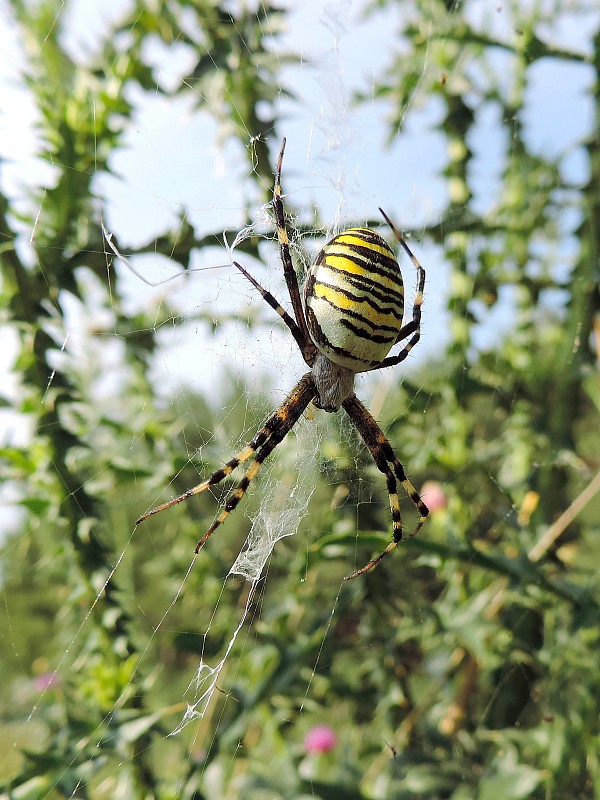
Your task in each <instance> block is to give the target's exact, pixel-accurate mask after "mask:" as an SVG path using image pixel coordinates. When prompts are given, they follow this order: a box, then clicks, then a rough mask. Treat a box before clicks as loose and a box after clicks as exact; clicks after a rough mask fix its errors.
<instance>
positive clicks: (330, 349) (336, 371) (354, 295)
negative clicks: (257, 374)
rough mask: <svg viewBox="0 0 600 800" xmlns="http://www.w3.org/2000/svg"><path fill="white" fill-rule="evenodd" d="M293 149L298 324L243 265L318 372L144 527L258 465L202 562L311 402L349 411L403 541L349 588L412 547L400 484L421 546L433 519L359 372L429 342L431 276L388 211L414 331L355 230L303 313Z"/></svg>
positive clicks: (378, 253) (377, 245)
mask: <svg viewBox="0 0 600 800" xmlns="http://www.w3.org/2000/svg"><path fill="white" fill-rule="evenodd" d="M284 149H285V139H284V140H283V143H282V145H281V150H280V152H279V158H278V160H277V169H276V171H275V188H274V192H273V208H274V211H275V221H276V223H277V238H278V240H279V249H280V253H281V260H282V263H283V272H284V276H285V281H286V284H287V287H288V291H289V294H290V301H291V304H292V310H293V316H292V315H291V314H289V313H288V312H287V311H286V310H285V309H284V308H283V307H282V306H281V305H280V304H279V303H278V302H277V300H276V299H275V298H274V297H273V295H272V294H271V293H270V292H268V291H267V290H266V289H263V287H262V286H261V285H260V284H259V283H258V282H257V281H256V280H255V279H254V278H253V277H252V275H250V274H249V273H248V272H247V271H246V270H245V269H244V267H242V265H241V264H238V263H237V262H234V264H235V266H236V267H237V269H238V270H239V271H240V272H241V273H242V274H243V275H244V276H245V277H246V278H247V280H248V281H250V283H251V284H252V285H253V286H254V287H255V288H256V289H257V290H258V291H259V292H260V294H261V295H262V297H263V299H264V300H265V301H266V302H267V303H268V304H269V305H270V306H271V308H273V309H274V310H275V311H276V312H277V313H278V314H279V316H280V317H281V319H282V320H283V321H284V322H285V324H286V325H287V327H288V328H289V330H290V332H291V333H292V335H293V337H294V339H295V340H296V343H297V345H298V347H299V348H300V352H301V353H302V356H303V358H304V360H305V361H306V363H307V364H308V366H309V367H311V370H310V372H307V373H306V375H304V376H303V377H302V378H301V379H300V380H299V381H298V383H297V384H296V386H295V387H294V389H293V390H292V391H291V393H290V394H289V395H288V397H287V398H286V399H285V400H284V402H283V403H282V404H281V406H280V407H279V408H278V409H277V410H276V411H275V412H274V413H273V414H272V415H271V416H270V417H269V419H268V420H267V421H266V422H265V424H264V426H263V427H262V428H261V429H260V430H259V431H258V433H257V434H256V435H255V437H254V438H253V439H252V441H250V442H249V443H248V444H247V445H246V447H244V448H243V450H241V451H240V452H239V453H238V454H237V455H236V456H234V457H233V458H232V459H230V460H229V461H228V462H227V463H226V464H225V465H224V466H223V467H222V468H221V469H218V470H217V471H216V472H214V473H213V474H212V475H210V476H209V477H208V478H207V479H206V480H205V481H202V483H199V484H198V485H197V486H194V487H193V488H191V489H188V490H187V491H186V492H184V493H183V494H182V495H179V497H175V498H173V499H172V500H169V501H167V502H166V503H163V504H162V505H160V506H157V507H156V508H153V509H152V510H151V511H148V512H147V513H146V514H144V515H143V516H142V517H140V519H139V520H138V521H137V523H136V524H139V523H140V522H142V521H143V520H145V519H147V518H148V517H149V516H151V515H153V514H156V513H158V512H159V511H163V510H164V509H165V508H168V507H169V506H172V505H175V504H176V503H181V502H182V501H183V500H186V499H187V498H188V497H192V496H193V495H195V494H199V493H200V492H203V491H205V490H206V489H208V488H209V487H210V486H214V485H216V484H217V483H220V482H221V481H222V480H223V479H224V478H226V477H227V476H228V475H230V474H231V473H232V472H233V470H234V469H236V468H237V467H238V466H239V465H240V464H242V463H243V462H244V461H247V460H248V459H250V458H252V457H254V459H253V461H252V463H251V464H250V466H249V467H248V469H247V470H246V474H245V475H244V477H243V478H242V480H241V481H240V482H239V484H238V485H237V487H236V488H235V489H234V490H233V491H232V492H231V494H230V495H229V497H228V498H227V500H226V502H225V506H224V508H223V510H222V511H221V513H220V514H219V515H218V516H217V518H216V519H215V520H214V522H213V523H212V525H211V526H210V528H209V529H208V530H207V532H206V533H205V534H204V536H203V537H202V539H200V541H199V542H198V544H197V545H196V552H198V551H199V550H200V548H201V547H202V545H203V544H204V543H205V542H206V540H207V539H208V538H209V536H211V534H212V533H213V532H214V531H215V529H216V528H217V527H218V526H219V525H220V524H221V523H222V522H223V521H224V520H225V519H226V518H227V516H228V515H229V514H230V513H231V512H232V511H233V510H234V509H235V507H236V506H237V504H238V503H239V501H240V500H241V499H242V497H243V496H244V494H245V493H246V490H247V489H248V486H249V484H250V482H251V481H252V479H253V478H254V477H255V476H256V474H257V473H258V471H259V469H260V467H261V464H262V463H263V461H264V460H265V459H266V458H267V456H268V455H269V454H270V453H271V452H272V451H273V450H274V449H275V447H277V445H278V444H279V443H280V442H281V441H282V440H283V439H284V437H285V436H286V435H287V434H288V433H289V432H290V431H291V429H292V428H293V427H294V425H295V424H296V422H297V421H298V419H299V418H300V416H301V415H302V413H303V412H304V410H305V409H306V407H307V406H308V404H309V403H310V402H311V400H312V401H313V403H314V405H316V406H317V407H318V408H322V409H324V410H325V411H331V412H333V411H338V410H339V409H340V408H342V407H343V408H344V411H346V413H347V414H348V416H349V417H350V419H351V421H352V422H353V424H354V426H355V427H356V429H357V430H358V432H359V434H360V436H361V437H362V439H363V441H364V443H365V445H366V446H367V448H368V449H369V451H370V453H371V455H372V457H373V460H374V461H375V464H376V465H377V468H378V469H379V470H380V472H382V473H383V474H384V475H385V477H386V483H387V490H388V494H389V500H390V509H391V512H392V532H393V538H392V541H391V542H390V544H389V545H388V546H387V547H386V548H385V550H384V551H383V552H382V553H380V554H379V555H378V556H376V557H375V558H373V559H372V560H371V561H369V563H368V564H366V565H365V566H364V567H362V569H359V570H356V571H355V572H353V573H352V574H351V575H349V576H348V577H347V578H346V579H345V580H350V579H351V578H355V577H357V576H358V575H362V574H364V573H365V572H369V571H370V570H371V569H373V567H375V566H376V565H377V564H378V563H379V562H380V561H381V559H382V558H384V557H385V556H386V555H387V554H388V553H389V552H391V551H392V550H393V549H394V548H395V547H396V545H397V544H398V542H399V541H400V540H401V539H402V518H401V515H400V501H399V499H398V492H397V484H398V482H400V483H401V484H402V486H403V487H404V489H405V491H406V493H407V495H408V496H409V497H410V499H411V500H412V502H413V503H414V505H415V507H416V509H417V511H418V513H419V521H418V523H417V525H416V526H415V528H414V530H413V531H412V532H411V534H410V535H411V536H414V535H415V534H416V533H417V532H418V531H419V530H420V528H421V527H422V525H423V523H424V522H425V520H426V518H427V515H428V513H429V510H428V508H427V506H426V505H425V503H423V501H422V500H421V498H420V497H419V495H418V493H417V491H416V489H415V488H414V486H413V485H412V483H411V482H410V481H409V480H408V478H407V477H406V474H405V472H404V468H403V467H402V464H401V463H400V461H398V459H397V457H396V455H395V453H394V451H393V449H392V446H391V444H390V442H389V440H388V439H387V438H386V437H385V435H384V434H383V432H382V431H381V429H380V428H379V426H378V425H377V423H376V422H375V419H374V418H373V417H372V415H371V414H370V412H369V411H368V409H367V408H366V407H365V406H364V405H363V404H362V403H361V402H360V400H359V399H358V398H357V397H356V395H355V394H354V376H355V375H356V373H357V372H367V371H369V370H375V369H381V368H383V367H391V366H393V365H394V364H399V363H400V362H401V361H403V360H404V359H405V358H406V357H407V356H408V354H409V352H410V351H411V350H412V348H413V347H414V346H415V344H416V343H417V342H418V341H419V337H420V325H421V305H422V303H423V289H424V286H425V270H424V269H423V267H422V266H421V265H420V264H419V262H418V261H417V259H416V258H415V256H414V255H413V254H412V252H411V251H410V249H409V247H408V245H407V244H406V242H405V241H404V239H403V238H402V236H401V235H400V233H399V232H398V231H397V230H396V228H395V227H394V225H393V224H392V222H391V221H390V219H389V218H388V216H387V215H386V214H385V213H384V212H383V211H381V209H380V211H381V213H382V215H383V217H384V218H385V220H386V222H387V223H388V225H389V226H390V227H391V229H392V231H393V232H394V235H395V236H396V238H397V239H398V241H399V243H400V244H401V246H402V247H403V249H404V250H405V252H406V253H407V254H408V256H409V257H410V259H411V261H412V262H413V264H414V266H415V268H416V270H417V292H416V294H415V299H414V303H413V308H412V317H411V319H410V321H409V322H408V323H407V324H406V325H403V324H402V320H403V313H404V285H403V283H402V275H401V273H400V267H399V265H398V262H397V260H396V258H395V256H394V253H393V251H392V250H391V248H390V247H389V245H388V244H387V243H386V242H385V241H384V239H382V238H381V236H379V234H377V233H375V232H374V231H372V230H369V229H368V228H350V229H349V230H347V231H344V232H343V233H340V234H338V235H337V236H335V237H334V238H333V239H332V240H331V241H330V242H328V243H327V244H326V245H325V247H324V248H323V249H322V250H321V252H320V253H319V255H318V256H317V259H316V261H315V263H314V264H313V266H312V267H311V268H310V270H309V272H308V274H307V277H306V282H305V284H304V304H303V303H302V299H301V295H300V289H299V286H298V279H297V277H296V272H295V270H294V266H293V264H292V259H291V256H290V249H289V241H288V235H287V230H286V225H285V214H284V208H283V200H282V198H281V166H282V162H283V153H284ZM406 339H407V340H408V341H407V342H406V344H405V345H404V347H403V348H402V350H400V352H398V353H397V354H396V355H392V356H389V355H388V353H389V352H390V350H391V348H392V347H393V346H394V345H395V344H397V343H398V342H401V341H404V340H406Z"/></svg>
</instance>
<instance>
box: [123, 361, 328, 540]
mask: <svg viewBox="0 0 600 800" xmlns="http://www.w3.org/2000/svg"><path fill="white" fill-rule="evenodd" d="M314 396H315V386H314V383H313V379H312V375H311V374H310V373H307V374H306V375H304V376H303V377H302V378H300V380H299V381H298V383H297V384H296V386H295V387H294V389H292V391H291V392H290V394H289V395H288V396H287V397H286V399H285V400H284V401H283V403H282V404H281V405H280V406H279V408H278V409H277V410H276V411H275V412H274V413H273V414H272V415H271V416H270V417H269V419H268V420H267V421H266V422H265V424H264V426H263V427H262V428H261V429H260V430H259V431H258V433H257V434H256V435H255V436H254V438H253V439H252V440H251V441H250V442H249V443H248V444H247V445H246V446H245V447H244V448H242V450H240V452H239V453H238V454H237V455H235V456H234V457H233V458H232V459H230V460H229V461H228V462H227V463H226V464H225V465H224V466H223V467H221V469H218V470H216V471H215V472H213V473H212V475H210V476H209V477H208V478H206V480H204V481H202V482H201V483H199V484H198V485H197V486H193V487H192V488H191V489H188V490H187V491H185V492H183V494H180V495H179V496H178V497H174V498H173V499H172V500H167V502H166V503H161V505H159V506H156V508H153V509H151V510H150V511H147V512H146V513H145V514H144V515H143V516H141V517H140V518H139V519H138V520H137V522H136V523H135V524H136V526H137V525H139V524H140V523H142V522H143V521H144V520H145V519H148V517H151V516H153V515H154V514H158V513H159V512H160V511H164V510H165V509H166V508H170V507H171V506H174V505H177V504H178V503H182V502H183V501H184V500H187V499H188V498H190V497H193V496H194V495H196V494H200V493H201V492H204V491H205V490H206V489H208V488H210V487H211V486H216V484H218V483H221V481H222V480H223V479H224V478H226V477H227V476H228V475H230V474H231V473H232V472H233V470H234V469H236V468H237V467H239V466H240V464H243V463H244V462H245V461H247V460H248V459H249V458H250V457H251V456H252V455H254V453H257V455H256V457H255V460H254V461H253V463H252V464H251V465H250V467H249V468H248V470H247V472H246V475H245V476H244V477H243V478H242V480H241V481H240V484H239V485H238V487H237V489H235V490H234V491H233V492H232V493H231V495H230V496H229V497H228V499H227V502H226V503H225V508H224V509H223V511H222V512H221V514H220V515H219V517H217V519H216V520H215V522H214V523H213V524H212V526H211V527H210V529H209V531H208V533H207V534H205V536H204V537H203V539H201V540H200V542H199V543H198V546H197V549H196V552H198V549H199V548H200V547H201V546H202V544H203V543H204V542H205V541H206V539H208V537H209V536H210V535H211V534H212V533H213V531H214V530H215V528H217V527H218V526H219V525H220V524H221V523H222V522H223V520H224V519H225V518H226V517H227V516H228V515H229V513H230V512H231V511H232V510H233V509H234V508H235V507H236V505H237V504H238V503H239V501H240V500H241V499H242V497H243V496H244V494H245V493H246V489H247V488H248V485H249V483H250V481H251V480H252V479H253V478H254V477H255V476H256V473H257V472H258V470H259V469H260V466H261V464H262V462H263V461H264V459H265V458H266V457H267V456H268V455H269V453H271V452H272V450H273V449H274V448H275V447H276V446H277V445H278V444H279V443H280V442H281V441H282V439H283V438H284V437H285V436H286V434H287V433H289V431H290V430H291V429H292V428H293V426H294V425H295V424H296V422H297V421H298V419H299V417H300V415H301V414H302V412H303V411H304V409H305V408H306V406H307V405H308V404H309V403H310V401H311V400H312V399H313V397H314ZM271 443H272V444H271ZM265 448H267V449H266V450H265ZM259 457H260V458H259Z"/></svg>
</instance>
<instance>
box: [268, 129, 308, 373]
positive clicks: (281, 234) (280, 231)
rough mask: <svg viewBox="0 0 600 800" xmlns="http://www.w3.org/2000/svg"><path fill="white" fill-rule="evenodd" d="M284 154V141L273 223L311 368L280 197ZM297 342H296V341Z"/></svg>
mask: <svg viewBox="0 0 600 800" xmlns="http://www.w3.org/2000/svg"><path fill="white" fill-rule="evenodd" d="M284 152H285V139H283V141H282V142H281V150H280V151H279V157H278V159H277V166H276V168H275V186H274V187H273V211H274V212H275V223H276V225H277V239H278V241H279V252H280V254H281V261H282V264H283V274H284V277H285V282H286V284H287V288H288V292H289V295H290V300H291V301H292V308H293V309H294V316H295V317H296V322H297V323H298V327H299V328H300V330H301V331H302V336H303V339H304V342H303V344H302V345H300V349H301V351H302V355H303V357H304V360H305V361H306V363H307V364H308V365H309V366H312V363H313V361H314V360H315V355H316V348H315V346H314V344H313V343H312V339H311V338H310V333H309V332H308V325H307V324H306V317H305V316H304V309H303V308H302V298H301V296H300V287H299V286H298V276H297V275H296V270H295V269H294V264H293V262H292V256H291V255H290V240H289V237H288V232H287V228H286V225H285V210H284V207H283V199H282V197H281V168H282V164H283V154H284ZM296 341H297V340H296Z"/></svg>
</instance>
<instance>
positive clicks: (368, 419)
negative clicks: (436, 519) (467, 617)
mask: <svg viewBox="0 0 600 800" xmlns="http://www.w3.org/2000/svg"><path fill="white" fill-rule="evenodd" d="M343 406H344V409H345V410H346V413H347V414H348V416H349V417H350V419H351V420H352V422H353V424H354V426H355V427H356V429H357V430H358V432H359V434H360V435H361V437H362V440H363V441H364V443H365V444H366V446H367V447H368V449H369V451H370V453H371V456H372V457H373V460H374V462H375V464H376V465H377V468H378V469H379V471H380V472H382V473H383V474H384V475H385V477H386V483H387V490H388V495H389V498H390V509H391V512H392V532H393V538H392V541H391V542H390V543H389V545H388V546H387V547H386V548H385V550H383V552H381V553H380V554H379V555H378V556H376V557H375V558H373V559H371V561H369V563H368V564H366V565H365V566H364V567H362V569H359V570H356V572H353V573H352V574H351V575H348V576H346V577H345V578H344V580H345V581H349V580H352V578H357V577H358V576H359V575H364V574H365V572H370V571H371V570H372V569H373V568H374V567H376V566H377V564H379V562H380V561H381V560H382V559H383V558H385V556H387V554H388V553H391V551H392V550H393V549H394V548H395V547H396V546H397V545H398V543H399V542H400V541H401V540H402V538H403V531H402V516H401V514H400V500H399V498H398V492H397V481H400V483H401V484H402V486H403V487H404V490H405V492H406V494H407V495H408V496H409V497H410V499H411V500H412V502H413V503H414V505H415V507H416V509H417V511H418V512H419V521H418V523H417V524H416V526H415V528H414V530H413V531H412V532H411V533H410V535H409V537H407V538H410V537H412V536H415V534H417V533H418V532H419V531H420V530H421V528H422V527H423V524H424V523H425V520H426V519H427V516H428V514H429V509H428V508H427V506H426V505H425V503H424V502H423V501H422V500H421V498H420V496H419V493H418V492H417V490H416V489H415V487H414V486H413V485H412V483H411V482H410V481H409V479H408V478H407V477H406V473H405V472H404V467H403V466H402V464H401V463H400V461H398V458H397V457H396V454H395V453H394V450H393V448H392V445H391V444H390V441H389V439H388V438H387V437H386V436H385V435H384V433H383V432H382V430H381V429H380V427H379V425H378V424H377V423H376V422H375V419H374V417H373V416H372V415H371V413H370V411H369V410H368V409H367V408H366V406H364V405H363V404H362V403H361V401H360V400H359V399H358V397H357V396H356V395H352V396H351V397H349V398H348V399H347V400H345V401H344V403H343Z"/></svg>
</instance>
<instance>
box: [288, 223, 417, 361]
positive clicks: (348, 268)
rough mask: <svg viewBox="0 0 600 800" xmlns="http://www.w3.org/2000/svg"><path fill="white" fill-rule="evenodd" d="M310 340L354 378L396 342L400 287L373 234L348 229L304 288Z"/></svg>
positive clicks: (389, 254)
mask: <svg viewBox="0 0 600 800" xmlns="http://www.w3.org/2000/svg"><path fill="white" fill-rule="evenodd" d="M304 305H305V309H306V319H307V323H308V329H309V331H310V335H311V337H312V339H313V341H314V343H315V345H316V346H317V347H318V349H319V350H320V351H321V352H322V353H323V354H324V355H326V356H327V358H329V359H330V360H331V361H333V362H335V363H336V364H340V365H341V366H343V367H347V368H348V369H351V370H353V371H354V372H364V371H366V370H368V369H372V368H373V367H375V366H377V364H379V363H380V362H381V361H383V359H384V358H385V357H386V355H387V354H388V352H389V351H390V349H391V347H392V345H394V344H395V342H396V339H397V338H398V332H399V331H400V328H401V327H402V316H403V313H404V286H403V283H402V275H401V273H400V267H399V265H398V262H397V261H396V258H395V256H394V253H393V251H392V250H391V248H390V247H389V246H388V244H387V243H386V242H385V240H384V239H382V238H381V236H379V235H378V234H377V233H375V232H374V231H371V230H369V229H368V228H350V229H349V230H347V231H344V232H343V233H340V234H339V235H338V236H336V237H334V238H333V239H332V240H331V241H330V242H328V243H327V244H326V245H325V247H324V248H323V249H322V250H321V252H320V253H319V255H318V256H317V260H316V261H315V263H314V264H313V266H312V267H311V268H310V270H309V272H308V275H307V277H306V282H305V284H304Z"/></svg>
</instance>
